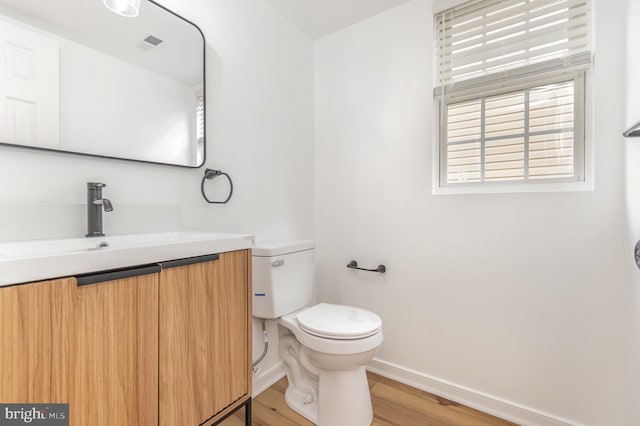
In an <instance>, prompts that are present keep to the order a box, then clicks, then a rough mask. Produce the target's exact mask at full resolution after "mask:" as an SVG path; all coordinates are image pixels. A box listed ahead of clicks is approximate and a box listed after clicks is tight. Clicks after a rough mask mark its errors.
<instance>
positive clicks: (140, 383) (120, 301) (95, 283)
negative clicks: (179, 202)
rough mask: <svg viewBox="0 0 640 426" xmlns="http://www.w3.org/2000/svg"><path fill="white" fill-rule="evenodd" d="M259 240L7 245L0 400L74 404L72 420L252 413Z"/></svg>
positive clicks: (136, 425)
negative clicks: (254, 253)
mask: <svg viewBox="0 0 640 426" xmlns="http://www.w3.org/2000/svg"><path fill="white" fill-rule="evenodd" d="M252 242H253V239H252V237H251V236H249V235H237V234H218V233H199V232H174V233H159V234H139V235H126V236H114V237H102V238H89V239H88V238H84V239H81V238H78V239H68V240H41V241H33V242H28V241H24V242H16V243H12V242H9V243H0V341H1V342H2V348H1V349H0V371H2V374H1V376H0V401H1V402H2V403H68V404H69V419H70V423H69V424H70V425H74V426H85V425H96V426H99V425H104V426H113V425H123V426H124V425H131V426H147V425H149V426H151V425H154V426H157V425H161V426H176V425H188V426H191V425H213V424H216V423H217V422H219V421H220V420H221V419H223V418H225V417H226V416H227V415H228V414H230V413H232V412H234V411H235V410H236V409H238V408H240V407H243V406H245V407H246V408H247V411H249V410H250V402H251V305H250V304H251V298H250V291H251V275H250V274H251V252H250V248H251V246H252ZM247 414H250V413H249V412H248V413H247ZM247 418H250V415H248V416H247Z"/></svg>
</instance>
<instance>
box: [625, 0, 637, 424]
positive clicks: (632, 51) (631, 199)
mask: <svg viewBox="0 0 640 426" xmlns="http://www.w3.org/2000/svg"><path fill="white" fill-rule="evenodd" d="M639 19H640V2H639V1H637V0H629V1H628V11H627V46H626V48H627V49H626V53H627V56H626V59H627V63H626V85H625V91H626V97H627V98H626V100H627V114H626V120H625V129H626V128H628V127H630V126H632V125H633V124H635V123H637V122H638V121H640V79H639V78H638V76H639V75H640V57H638V45H637V42H638V40H640V27H639V26H638V25H637V23H638V20H639ZM624 146H625V149H626V162H625V165H626V188H627V206H626V207H627V208H626V212H627V228H628V231H627V241H626V244H625V245H626V247H625V255H626V260H627V263H626V266H627V269H626V270H627V271H628V273H629V274H630V278H629V284H630V288H629V297H628V300H629V303H630V305H631V310H630V317H629V326H628V337H627V338H628V341H627V344H628V354H627V384H626V394H627V400H626V407H627V424H630V425H631V424H633V425H636V424H640V406H639V405H638V395H640V271H638V269H636V266H635V265H634V263H633V256H632V254H633V247H634V245H635V243H636V241H637V240H639V239H640V167H639V165H640V139H638V138H633V139H627V140H626V141H625V142H624Z"/></svg>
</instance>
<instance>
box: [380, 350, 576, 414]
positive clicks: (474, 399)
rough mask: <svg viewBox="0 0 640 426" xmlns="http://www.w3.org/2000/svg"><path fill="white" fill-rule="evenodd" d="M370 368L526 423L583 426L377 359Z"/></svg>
mask: <svg viewBox="0 0 640 426" xmlns="http://www.w3.org/2000/svg"><path fill="white" fill-rule="evenodd" d="M367 370H368V371H371V372H373V373H376V374H379V375H381V376H384V377H388V378H390V379H392V380H395V381H397V382H400V383H404V384H406V385H409V386H412V387H414V388H417V389H421V390H423V391H426V392H429V393H433V394H434V395H438V396H441V397H443V398H447V399H450V400H451V401H455V402H457V403H459V404H463V405H466V406H467V407H471V408H475V409H476V410H480V411H483V412H485V413H488V414H492V415H494V416H496V417H500V418H502V419H505V420H508V421H511V422H515V423H518V424H521V425H523V426H561V425H564V426H566V425H572V426H582V425H581V423H578V422H575V421H573V420H569V419H565V418H562V417H559V416H555V415H553V414H549V413H546V412H544V411H540V410H537V409H535V408H532V407H527V406H526V405H522V404H518V403H516V402H513V401H509V400H506V399H503V398H499V397H497V396H493V395H489V394H487V393H484V392H481V391H478V390H476V389H472V388H469V387H466V386H463V385H459V384H457V383H453V382H449V381H447V380H443V379H439V378H437V377H433V376H429V375H427V374H423V373H419V372H417V371H414V370H410V369H408V368H404V367H401V366H399V365H396V364H393V363H390V362H387V361H382V360H380V359H377V358H374V359H373V360H372V361H371V362H370V363H369V364H368V365H367Z"/></svg>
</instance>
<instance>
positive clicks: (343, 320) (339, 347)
mask: <svg viewBox="0 0 640 426" xmlns="http://www.w3.org/2000/svg"><path fill="white" fill-rule="evenodd" d="M313 252H314V242H313V241H311V240H295V241H279V242H273V243H262V244H258V245H257V246H256V247H255V248H254V249H253V316H254V317H257V318H265V319H277V321H278V324H280V325H281V327H278V328H279V329H280V355H281V356H282V359H283V361H284V365H285V370H286V372H287V378H288V380H289V387H288V388H287V391H286V393H285V399H286V401H287V405H289V407H291V408H292V409H293V410H295V411H296V412H298V413H300V414H301V415H303V416H304V417H306V418H307V419H309V420H310V421H311V422H313V423H315V424H317V425H320V426H365V425H370V424H371V421H372V420H373V411H372V408H371V395H370V394H369V386H368V384H367V376H366V372H365V368H364V365H365V364H366V363H367V362H369V361H370V360H371V358H373V355H374V354H375V352H376V350H377V349H378V347H379V346H380V344H381V343H382V321H381V320H380V317H379V316H378V315H376V314H374V313H373V312H369V311H366V310H364V309H360V308H354V307H351V306H342V305H332V304H327V303H320V304H318V305H315V306H310V307H309V306H306V305H307V304H308V303H309V302H310V301H311V299H312V297H313V274H314V268H313Z"/></svg>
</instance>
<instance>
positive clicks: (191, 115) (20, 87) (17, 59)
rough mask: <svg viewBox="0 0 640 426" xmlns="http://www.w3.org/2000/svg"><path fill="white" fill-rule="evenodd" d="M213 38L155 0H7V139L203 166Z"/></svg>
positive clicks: (3, 134) (2, 51)
mask: <svg viewBox="0 0 640 426" xmlns="http://www.w3.org/2000/svg"><path fill="white" fill-rule="evenodd" d="M204 46H205V43H204V36H203V35H202V32H201V31H200V29H199V28H198V27H197V26H195V25H194V24H192V23H191V22H189V21H187V20H185V19H184V18H182V17H180V16H178V15H176V14H174V13H173V12H171V11H169V10H167V9H166V8H164V7H162V6H160V5H159V4H157V3H155V2H153V1H151V0H141V2H140V8H139V13H138V15H137V16H135V17H125V16H120V15H118V14H116V13H114V12H112V11H111V10H109V9H108V8H107V7H105V4H104V3H103V0H82V1H78V0H56V1H50V0H0V144H3V145H14V146H21V147H25V148H34V149H44V150H54V151H62V152H67V153H74V154H83V155H91V156H100V157H109V158H117V159H125V160H134V161H144V162H151V163H161V164H170V165H177V166H183V167H200V166H201V165H202V164H203V163H204V160H205V95H204V93H205V79H204V51H205V48H204Z"/></svg>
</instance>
